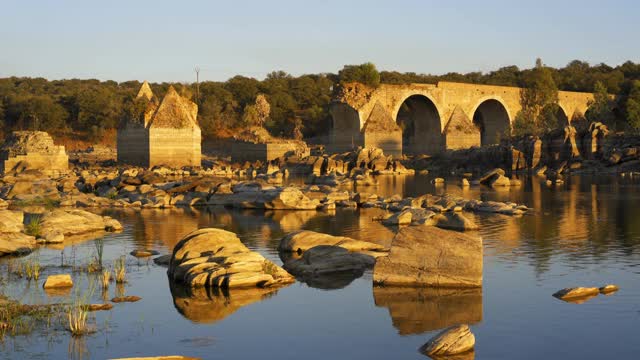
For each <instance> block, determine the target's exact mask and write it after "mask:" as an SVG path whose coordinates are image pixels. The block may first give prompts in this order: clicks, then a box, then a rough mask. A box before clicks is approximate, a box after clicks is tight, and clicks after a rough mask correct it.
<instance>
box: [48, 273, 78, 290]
mask: <svg viewBox="0 0 640 360" xmlns="http://www.w3.org/2000/svg"><path fill="white" fill-rule="evenodd" d="M42 286H43V287H44V288H45V289H51V288H68V287H72V286H73V280H71V275H69V274H60V275H49V276H48V277H47V280H46V281H45V282H44V284H43V285H42Z"/></svg>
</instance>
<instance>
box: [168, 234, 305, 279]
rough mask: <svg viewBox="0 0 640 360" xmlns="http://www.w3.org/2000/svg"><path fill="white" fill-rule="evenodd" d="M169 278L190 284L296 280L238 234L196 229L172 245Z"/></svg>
mask: <svg viewBox="0 0 640 360" xmlns="http://www.w3.org/2000/svg"><path fill="white" fill-rule="evenodd" d="M168 274H169V278H170V279H171V280H173V281H176V282H179V283H183V284H185V285H188V286H190V287H201V286H209V287H214V288H242V287H269V286H278V285H284V284H289V283H291V282H293V281H294V278H293V276H291V275H290V274H289V273H288V272H286V271H285V270H284V269H282V268H281V267H279V266H278V265H276V264H274V263H272V262H271V261H269V260H267V259H265V258H264V256H262V255H260V254H259V253H257V252H254V251H251V250H249V249H248V248H247V247H246V246H245V245H244V244H243V243H242V242H241V241H240V239H238V237H237V236H236V234H234V233H232V232H229V231H225V230H221V229H214V228H207V229H200V230H196V231H194V232H192V233H190V234H188V235H187V236H185V237H184V238H183V239H182V240H180V241H179V242H178V243H177V244H176V246H175V247H174V249H173V254H172V258H171V263H170V264H169V270H168Z"/></svg>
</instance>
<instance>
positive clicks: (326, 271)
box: [284, 245, 375, 289]
mask: <svg viewBox="0 0 640 360" xmlns="http://www.w3.org/2000/svg"><path fill="white" fill-rule="evenodd" d="M374 263H375V258H374V257H373V256H370V255H366V254H360V253H353V252H349V251H348V250H347V249H344V248H341V247H339V246H328V245H319V246H315V247H312V248H311V249H309V250H307V251H305V252H304V254H302V256H301V257H299V258H297V259H296V258H291V259H289V260H287V261H286V262H285V263H284V268H285V270H287V271H289V272H290V273H291V274H293V275H295V276H296V277H298V278H299V279H302V280H303V281H304V282H306V283H307V284H308V285H309V286H311V287H315V288H321V289H340V288H343V287H345V286H347V285H349V284H350V283H351V282H352V281H353V280H355V279H357V278H359V277H360V276H362V274H363V273H364V270H365V269H367V268H370V267H372V266H373V264H374Z"/></svg>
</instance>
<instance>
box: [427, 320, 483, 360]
mask: <svg viewBox="0 0 640 360" xmlns="http://www.w3.org/2000/svg"><path fill="white" fill-rule="evenodd" d="M475 344H476V338H475V336H474V335H473V333H472V332H471V329H469V326H468V325H465V324H463V325H456V326H452V327H450V328H448V329H446V330H444V331H442V332H441V333H439V334H438V335H436V336H435V337H433V338H431V340H429V341H428V342H427V343H426V344H424V345H422V347H420V352H421V353H424V354H426V355H429V356H449V355H458V354H462V353H466V352H469V351H471V350H473V348H474V346H475Z"/></svg>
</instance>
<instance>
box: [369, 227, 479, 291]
mask: <svg viewBox="0 0 640 360" xmlns="http://www.w3.org/2000/svg"><path fill="white" fill-rule="evenodd" d="M482 261H483V259H482V238H481V237H480V236H477V235H469V234H466V233H461V232H457V231H451V230H443V229H439V228H437V227H433V226H411V227H406V228H402V229H400V231H399V232H398V233H397V234H396V236H395V237H394V238H393V241H392V242H391V250H390V251H389V255H388V256H385V257H380V258H378V259H377V261H376V264H375V266H374V268H373V281H374V283H375V284H379V285H385V286H418V287H419V286H431V287H480V286H482Z"/></svg>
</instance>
